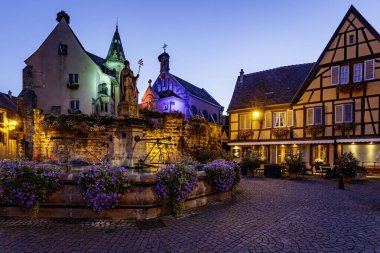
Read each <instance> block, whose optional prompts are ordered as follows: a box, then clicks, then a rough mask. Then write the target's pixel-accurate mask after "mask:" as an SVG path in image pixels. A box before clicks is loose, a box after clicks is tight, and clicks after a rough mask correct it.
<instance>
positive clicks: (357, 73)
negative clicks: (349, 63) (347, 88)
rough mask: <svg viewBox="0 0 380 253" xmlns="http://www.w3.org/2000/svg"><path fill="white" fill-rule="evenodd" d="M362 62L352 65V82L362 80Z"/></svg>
mask: <svg viewBox="0 0 380 253" xmlns="http://www.w3.org/2000/svg"><path fill="white" fill-rule="evenodd" d="M362 72H363V64H361V63H358V64H355V65H354V83H358V82H361V81H362V80H363V73H362Z"/></svg>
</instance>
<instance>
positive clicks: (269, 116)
mask: <svg viewBox="0 0 380 253" xmlns="http://www.w3.org/2000/svg"><path fill="white" fill-rule="evenodd" d="M271 127H272V112H266V113H265V128H271Z"/></svg>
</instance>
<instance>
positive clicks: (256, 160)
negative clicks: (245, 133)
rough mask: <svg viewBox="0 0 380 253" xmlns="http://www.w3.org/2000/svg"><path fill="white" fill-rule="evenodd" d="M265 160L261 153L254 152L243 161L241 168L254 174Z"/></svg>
mask: <svg viewBox="0 0 380 253" xmlns="http://www.w3.org/2000/svg"><path fill="white" fill-rule="evenodd" d="M262 160H263V156H262V154H261V153H260V152H257V151H254V152H252V153H248V154H246V155H245V156H244V158H243V159H242V160H241V164H240V167H241V169H242V171H244V172H245V173H246V172H248V171H249V172H250V173H254V172H255V170H256V169H257V168H259V167H260V164H261V162H262Z"/></svg>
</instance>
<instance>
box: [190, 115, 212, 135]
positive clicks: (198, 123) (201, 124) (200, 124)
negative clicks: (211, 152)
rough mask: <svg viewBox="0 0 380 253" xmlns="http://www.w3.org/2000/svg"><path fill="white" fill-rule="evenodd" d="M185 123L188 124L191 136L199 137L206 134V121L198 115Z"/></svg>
mask: <svg viewBox="0 0 380 253" xmlns="http://www.w3.org/2000/svg"><path fill="white" fill-rule="evenodd" d="M187 123H188V124H189V126H190V132H191V134H193V135H200V134H204V133H205V132H206V129H207V121H206V120H205V119H204V118H203V117H201V116H199V115H196V116H195V117H194V118H192V119H190V120H189V121H188V122H187Z"/></svg>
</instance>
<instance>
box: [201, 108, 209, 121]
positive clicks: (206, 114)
mask: <svg viewBox="0 0 380 253" xmlns="http://www.w3.org/2000/svg"><path fill="white" fill-rule="evenodd" d="M202 116H203V118H205V119H206V120H208V112H207V111H206V110H203V111H202Z"/></svg>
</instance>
